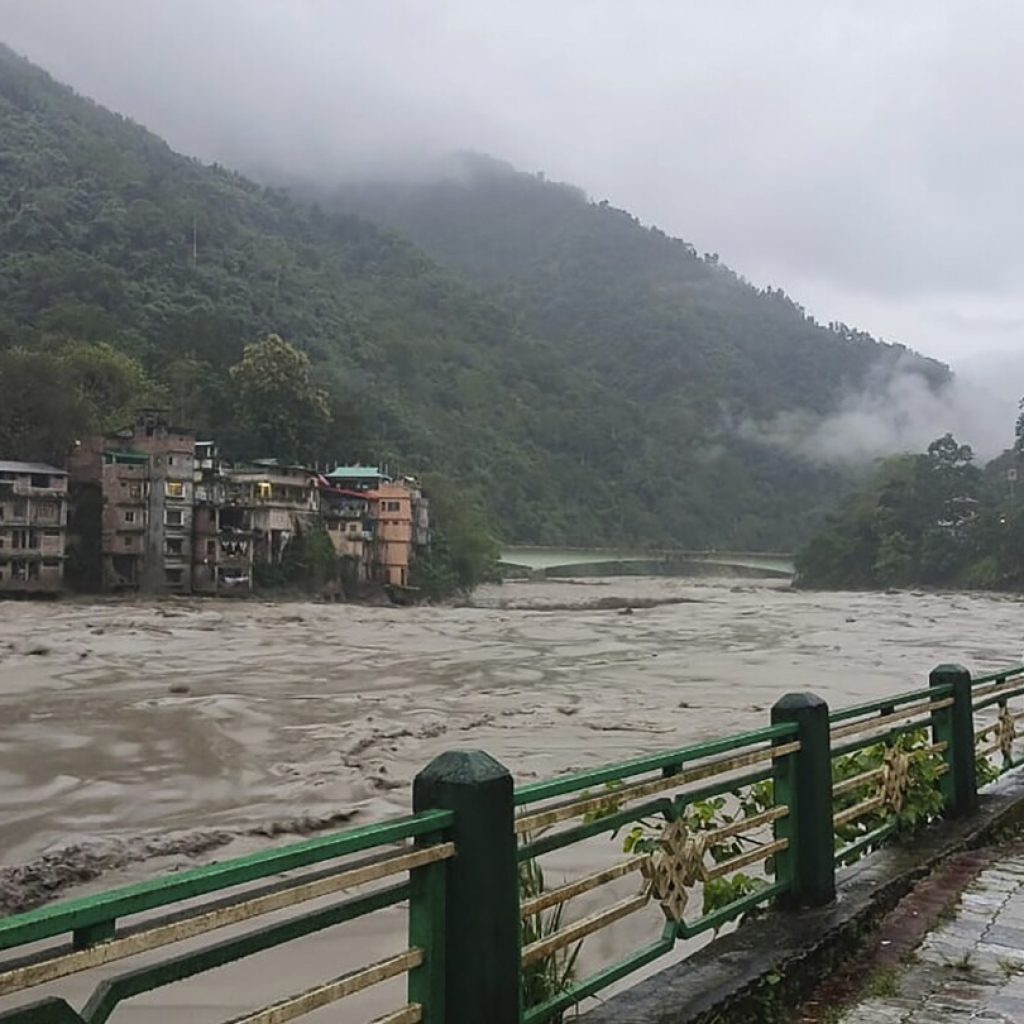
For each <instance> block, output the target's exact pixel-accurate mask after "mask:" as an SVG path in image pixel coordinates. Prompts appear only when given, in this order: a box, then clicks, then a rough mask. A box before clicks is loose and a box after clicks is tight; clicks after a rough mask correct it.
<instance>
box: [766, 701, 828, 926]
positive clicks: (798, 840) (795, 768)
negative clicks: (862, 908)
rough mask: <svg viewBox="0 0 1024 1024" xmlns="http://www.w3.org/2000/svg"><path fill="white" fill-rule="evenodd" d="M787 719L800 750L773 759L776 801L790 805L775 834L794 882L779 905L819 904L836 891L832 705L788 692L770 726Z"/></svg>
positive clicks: (785, 721)
mask: <svg viewBox="0 0 1024 1024" xmlns="http://www.w3.org/2000/svg"><path fill="white" fill-rule="evenodd" d="M787 722H792V723H794V724H795V725H796V727H797V733H796V736H795V739H798V740H799V741H800V749H799V750H798V751H797V752H796V753H794V754H787V755H785V756H784V757H780V758H777V759H776V761H775V802H776V804H783V803H785V804H788V806H789V814H788V815H786V817H785V818H781V819H780V820H779V821H778V822H776V836H777V837H778V838H780V839H781V838H786V839H788V840H789V849H788V850H787V851H786V855H785V857H784V859H783V862H782V863H783V864H784V867H785V875H786V877H787V880H788V881H790V883H791V885H790V889H789V891H788V892H787V893H785V894H784V895H782V896H780V897H779V905H780V906H781V907H784V908H786V909H795V908H797V907H817V906H821V905H823V904H825V903H830V902H831V901H832V900H833V899H835V895H836V876H835V860H834V854H835V844H834V842H833V828H832V744H831V737H830V734H829V721H828V704H826V703H825V701H823V700H822V699H821V697H819V696H817V695H816V694H813V693H787V694H786V695H785V696H784V697H781V698H780V699H779V700H778V701H776V703H775V705H774V706H773V707H772V725H781V724H783V723H787ZM789 742H792V740H791V739H780V740H777V741H776V745H779V744H784V743H789Z"/></svg>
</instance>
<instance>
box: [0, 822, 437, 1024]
mask: <svg viewBox="0 0 1024 1024" xmlns="http://www.w3.org/2000/svg"><path fill="white" fill-rule="evenodd" d="M453 818H454V816H453V815H452V814H451V813H450V812H446V811H428V812H425V813H422V814H417V815H414V816H412V817H407V818H400V819H396V820H393V821H388V822H383V823H381V824H379V825H369V826H366V827H364V828H355V829H350V830H346V831H345V832H341V833H338V834H336V835H331V836H325V837H321V838H317V839H311V840H307V841H305V842H301V843H295V844H292V845H289V846H285V847H281V848H279V849H271V850H264V851H261V852H260V853H255V854H252V855H250V856H247V857H242V858H239V859H236V860H230V861H226V862H224V863H220V864H211V865H208V866H206V867H200V868H195V869H193V870H190V871H183V872H180V873H178V874H173V875H168V876H165V877H163V878H158V879H154V880H153V881H149V882H143V883H141V884H138V885H132V886H127V887H125V888H121V889H114V890H112V891H110V892H105V893H101V894H99V895H97V896H90V897H86V898H84V899H79V900H72V901H67V902H63V903H56V904H53V905H51V906H47V907H43V908H41V909H39V910H33V911H29V912H28V913H24V914H17V915H15V916H13V917H7V918H4V919H2V920H0V950H16V949H19V948H23V947H26V946H30V945H32V944H36V943H40V942H43V941H46V940H51V944H49V945H46V946H44V947H43V948H42V949H38V950H33V951H31V952H30V953H28V954H27V955H23V956H20V957H18V958H16V959H13V960H10V961H7V962H3V963H0V996H4V995H8V994H10V993H13V992H20V991H23V990H26V989H30V988H32V987H34V986H37V985H41V984H44V983H46V982H53V981H56V980H58V979H60V978H64V977H67V976H69V975H71V974H76V973H79V972H81V971H86V970H90V969H92V968H95V967H99V966H102V965H104V964H109V963H114V962H116V961H120V960H124V959H126V958H129V957H134V956H137V955H138V954H140V953H144V952H148V951H151V950H155V949H159V948H161V947H164V946H168V945H173V944H175V943H178V942H181V941H183V940H185V939H191V938H195V937H196V936H199V935H203V934H206V933H208V932H213V931H216V930H218V929H220V928H225V927H227V926H229V925H237V924H239V923H241V922H244V921H249V920H254V919H257V918H260V917H263V916H265V915H267V914H270V913H272V912H274V911H280V910H283V909H290V908H293V907H297V906H299V905H300V904H302V903H306V902H308V901H312V900H320V899H323V898H324V897H328V896H331V895H333V894H337V893H341V892H343V891H347V890H350V889H357V888H358V889H365V890H366V891H362V892H360V893H359V894H358V895H353V896H349V897H348V898H345V899H342V900H340V901H338V902H334V903H331V904H329V905H327V906H322V907H317V908H316V909H314V910H310V911H307V912H305V913H302V914H297V915H295V916H292V917H289V918H288V919H286V920H284V921H277V922H274V923H272V924H267V925H264V926H263V927H260V928H257V929H254V930H251V931H248V932H245V933H243V934H241V935H238V936H235V937H232V938H228V939H225V940H222V941H220V942H217V943H213V944H210V945H205V946H202V947H200V948H198V949H195V950H191V951H189V952H185V953H181V954H179V955H177V956H173V957H170V958H168V959H164V960H160V961H158V962H156V963H153V964H149V965H146V966H144V967H141V968H136V969H134V970H128V971H125V972H123V973H120V974H116V975H114V976H112V977H109V978H106V979H104V980H103V981H102V982H100V984H99V985H98V986H97V987H96V989H95V990H94V992H93V994H92V996H91V997H90V998H89V1000H88V1002H87V1003H86V1004H85V1007H84V1008H83V1009H82V1010H81V1011H80V1012H76V1011H74V1010H73V1009H72V1008H71V1007H70V1006H69V1005H68V1003H67V1002H66V1001H65V1000H63V999H59V998H56V997H50V998H46V999H43V1000H41V1001H38V1002H36V1003H33V1004H31V1005H28V1006H24V1007H21V1008H19V1009H17V1010H13V1011H9V1012H7V1013H0V1020H5V1021H19V1022H24V1024H44V1022H45V1024H49V1022H54V1024H64V1022H69V1024H70V1022H83V1021H84V1022H85V1024H102V1022H103V1021H106V1020H107V1019H108V1018H109V1017H110V1015H111V1014H112V1013H113V1012H114V1010H115V1009H116V1008H117V1007H118V1006H119V1005H120V1004H121V1003H122V1002H123V1001H124V1000H126V999H130V998H131V997H133V996H137V995H140V994H141V993H143V992H150V991H153V990H154V989H157V988H160V987H162V986H164V985H170V984H172V983H174V982H178V981H182V980H184V979H186V978H190V977H194V976H196V975H198V974H201V973H202V972H204V971H209V970H213V969H215V968H217V967H222V966H224V965H225V964H229V963H233V962H235V961H237V960H241V959H243V958H245V957H248V956H252V955H253V954H256V953H260V952H263V951H265V950H269V949H273V948H274V947H276V946H280V945H282V944H284V943H287V942H293V941H295V940H297V939H300V938H302V937H303V936H306V935H311V934H313V933H315V932H319V931H322V930H323V929H325V928H330V927H332V926H335V925H340V924H343V923H344V922H346V921H352V920H355V919H357V918H360V917H363V916H365V915H366V914H370V913H373V912H374V911H377V910H382V909H383V908H385V907H391V906H395V905H396V904H399V903H403V902H405V901H409V907H410V911H409V946H408V948H407V949H405V950H403V951H401V952H400V953H397V954H396V955H394V956H391V957H389V958H387V959H385V960H382V961H379V962H378V963H375V964H372V965H369V966H367V967H364V968H361V969H359V970H356V971H352V972H349V973H348V974H345V975H342V976H340V977H336V978H333V979H331V980H329V981H327V982H325V983H323V984H322V985H318V986H317V987H315V988H313V989H310V990H308V991H305V992H300V993H298V994H295V995H289V996H286V997H284V998H283V999H282V1000H280V1001H279V1002H277V1003H275V1004H273V1005H272V1006H269V1007H265V1008H263V1009H261V1010H256V1011H254V1012H253V1013H250V1014H248V1015H246V1016H244V1017H241V1018H238V1022H239V1024H241V1022H242V1021H245V1022H247V1024H269V1022H271V1021H285V1020H291V1019H292V1018H294V1017H297V1016H300V1015H301V1014H304V1013H308V1012H309V1011H311V1010H313V1009H315V1008H317V1007H320V1006H325V1005H327V1004H329V1003H332V1002H334V1001H336V1000H338V999H341V998H343V997H344V996H347V995H352V994H354V993H356V992H359V991H362V990H363V989H365V988H368V987H370V986H371V985H374V984H377V983H378V982H381V981H384V980H386V979H388V978H392V977H397V976H399V975H401V974H408V977H409V981H408V992H409V1000H408V1003H407V1004H406V1005H405V1006H403V1007H402V1008H401V1009H400V1010H398V1011H396V1013H394V1014H392V1015H389V1016H388V1017H387V1018H386V1019H387V1020H388V1022H389V1024H399V1022H402V1024H406V1022H413V1021H420V1020H423V1021H429V1022H434V1021H443V1020H444V1019H445V1018H444V979H443V965H444V948H443V936H444V928H443V915H444V879H445V871H444V862H445V861H446V860H447V859H448V858H450V857H452V856H453V855H454V852H455V849H454V845H453V844H452V843H451V841H450V840H449V839H448V838H447V833H448V832H449V831H450V829H451V826H452V824H453ZM366 851H377V852H375V853H373V854H371V855H370V856H367V857H364V858H361V859H358V860H356V859H354V858H353V855H355V854H359V853H364V852H366ZM325 863H327V864H328V865H329V866H328V867H326V868H321V869H319V870H316V871H312V872H311V871H308V870H304V869H308V868H310V867H312V866H314V865H322V864H325ZM282 873H286V877H285V878H284V879H278V880H276V881H273V882H271V883H270V884H267V885H262V886H257V885H254V883H257V882H260V881H263V880H267V879H271V878H275V877H276V876H279V875H281V874H282ZM399 875H405V876H407V881H405V882H402V883H399V884H389V885H386V886H376V887H373V883H375V882H379V881H382V880H384V879H389V880H390V879H394V878H395V877H396V876H399ZM233 889H238V890H240V891H238V892H236V893H234V894H233V895H230V896H227V897H226V898H221V899H217V900H210V901H205V902H204V901H201V899H200V898H201V897H204V896H209V895H211V894H220V895H222V896H223V894H224V893H225V891H227V890H233ZM197 899H198V900H199V902H194V901H197ZM186 901H187V903H188V906H186V907H184V908H181V907H179V908H178V909H177V910H176V911H174V912H172V913H169V914H164V915H161V916H145V917H143V919H142V920H141V921H139V922H137V923H125V919H128V918H134V917H136V916H137V915H150V914H151V912H153V911H157V910H161V909H163V908H167V907H174V906H175V905H180V904H182V903H185V902H186ZM62 936H70V939H71V941H70V943H68V942H65V943H62V944H56V945H55V944H52V940H54V939H59V938H60V937H62Z"/></svg>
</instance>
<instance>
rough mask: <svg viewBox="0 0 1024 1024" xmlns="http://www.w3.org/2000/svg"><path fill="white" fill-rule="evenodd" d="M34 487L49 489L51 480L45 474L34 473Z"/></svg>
mask: <svg viewBox="0 0 1024 1024" xmlns="http://www.w3.org/2000/svg"><path fill="white" fill-rule="evenodd" d="M31 482H32V486H33V487H49V486H50V478H49V476H47V475H46V474H45V473H33V474H32V481H31Z"/></svg>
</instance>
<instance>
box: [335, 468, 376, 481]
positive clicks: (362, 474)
mask: <svg viewBox="0 0 1024 1024" xmlns="http://www.w3.org/2000/svg"><path fill="white" fill-rule="evenodd" d="M327 479H328V480H330V479H335V480H387V479H388V475H387V473H383V472H381V470H379V469H377V468H375V467H374V466H337V467H336V468H335V469H332V470H331V471H330V473H328V474H327Z"/></svg>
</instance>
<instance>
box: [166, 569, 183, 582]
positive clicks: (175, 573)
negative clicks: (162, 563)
mask: <svg viewBox="0 0 1024 1024" xmlns="http://www.w3.org/2000/svg"><path fill="white" fill-rule="evenodd" d="M183 572H184V570H183V569H165V570H164V576H165V578H166V579H167V582H168V583H171V584H179V583H181V576H182V573H183Z"/></svg>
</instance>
